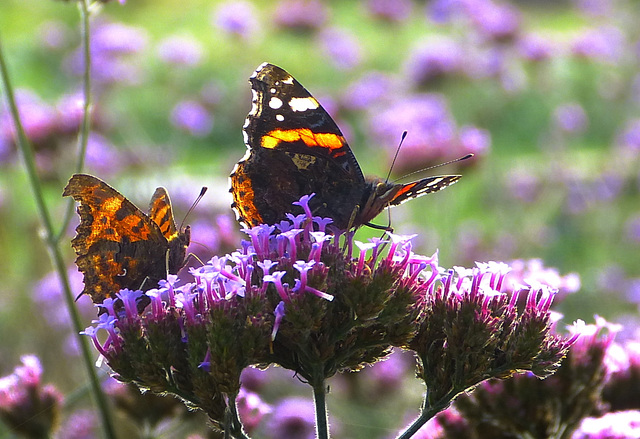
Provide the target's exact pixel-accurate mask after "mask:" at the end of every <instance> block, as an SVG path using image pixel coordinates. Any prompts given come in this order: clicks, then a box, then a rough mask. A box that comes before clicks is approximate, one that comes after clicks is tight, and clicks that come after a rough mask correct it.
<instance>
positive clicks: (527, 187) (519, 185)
mask: <svg viewBox="0 0 640 439" xmlns="http://www.w3.org/2000/svg"><path fill="white" fill-rule="evenodd" d="M506 183H507V189H508V190H509V192H510V193H511V195H512V196H513V197H514V198H516V199H518V200H520V201H522V202H525V203H533V202H535V201H536V200H537V198H538V195H540V189H541V188H540V179H539V178H538V177H537V176H535V175H533V174H532V173H531V172H530V171H529V170H522V169H513V170H511V171H510V172H509V176H508V177H507V179H506Z"/></svg>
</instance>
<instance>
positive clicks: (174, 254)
mask: <svg viewBox="0 0 640 439" xmlns="http://www.w3.org/2000/svg"><path fill="white" fill-rule="evenodd" d="M149 218H151V221H153V222H154V223H156V224H157V225H158V228H159V229H160V232H162V234H163V235H164V237H165V238H166V239H167V242H168V243H169V261H168V263H167V271H168V272H169V273H171V274H177V272H178V271H179V270H180V269H181V268H182V267H183V266H184V264H185V260H186V255H187V247H188V246H189V242H190V229H189V227H188V226H187V228H186V229H185V230H184V231H180V230H178V228H177V226H176V220H175V217H174V216H173V209H172V208H171V199H170V198H169V194H168V193H167V190H166V189H165V188H163V187H159V188H157V189H156V191H155V192H154V193H153V197H151V202H150V203H149Z"/></svg>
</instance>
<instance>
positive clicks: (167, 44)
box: [158, 35, 204, 67]
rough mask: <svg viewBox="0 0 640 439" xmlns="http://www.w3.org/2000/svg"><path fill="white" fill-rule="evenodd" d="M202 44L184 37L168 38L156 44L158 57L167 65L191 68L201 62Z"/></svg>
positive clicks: (191, 38)
mask: <svg viewBox="0 0 640 439" xmlns="http://www.w3.org/2000/svg"><path fill="white" fill-rule="evenodd" d="M203 53H204V51H203V49H202V44H201V43H200V41H198V40H197V39H196V38H194V37H192V36H186V35H173V36H169V37H167V38H165V39H163V40H162V41H160V43H159V44H158V57H159V58H160V59H161V60H162V61H164V62H166V63H168V64H176V65H183V66H187V67H193V66H196V65H198V64H200V62H201V61H202V56H203Z"/></svg>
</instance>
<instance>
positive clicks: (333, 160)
mask: <svg viewBox="0 0 640 439" xmlns="http://www.w3.org/2000/svg"><path fill="white" fill-rule="evenodd" d="M249 81H250V83H251V90H252V93H253V101H252V103H253V105H252V109H251V111H250V113H249V115H248V116H247V119H246V122H245V125H244V139H245V143H246V145H247V154H246V155H245V156H244V157H243V158H242V159H241V160H240V161H239V162H238V164H237V165H236V167H235V168H234V170H233V172H232V173H231V175H230V181H231V193H232V195H233V204H232V208H233V209H234V210H235V212H236V216H237V217H238V221H240V223H242V224H243V225H245V226H256V225H258V224H274V223H276V222H278V221H280V220H282V219H285V214H286V213H287V212H290V211H291V209H292V204H291V203H293V202H295V201H297V200H299V199H300V197H301V196H303V195H306V194H311V193H314V194H315V196H314V197H313V198H312V199H311V201H310V207H311V210H312V212H313V214H314V215H316V216H321V217H330V218H332V219H333V221H334V223H333V224H334V225H335V226H336V227H337V228H339V229H342V230H347V229H351V228H358V227H360V226H362V225H364V224H368V223H369V222H370V221H371V220H372V219H373V218H375V217H376V216H377V215H378V214H379V213H380V212H382V211H383V210H384V209H385V208H386V207H387V206H395V205H398V204H401V203H402V202H404V201H406V200H409V199H412V198H416V197H418V196H420V195H423V194H426V193H431V192H436V191H438V190H440V189H442V188H444V187H446V186H448V185H451V184H453V183H455V182H456V181H457V180H458V179H459V178H460V176H459V175H445V176H439V177H428V178H425V179H422V180H418V181H416V182H412V183H407V184H395V183H391V182H388V181H386V180H383V179H380V178H377V177H371V178H365V177H364V175H363V173H362V170H361V169H360V165H359V164H358V162H357V160H356V158H355V155H354V154H353V152H352V151H351V148H350V147H349V145H348V144H347V141H346V140H345V138H344V136H343V135H342V133H341V132H340V129H339V128H338V126H337V125H336V123H335V122H334V121H333V119H332V118H331V117H330V116H329V114H328V113H327V112H326V111H325V110H324V108H322V106H321V105H320V103H319V102H318V101H317V100H316V99H315V98H314V97H313V96H312V95H311V94H310V93H309V92H308V91H307V90H306V89H305V88H304V87H303V86H302V85H301V84H300V83H299V82H298V81H296V79H295V78H293V76H291V75H290V74H289V73H287V72H286V71H285V70H283V69H281V68H280V67H277V66H274V65H272V64H268V63H264V64H262V65H261V66H259V67H258V69H257V70H256V71H255V73H254V74H253V75H252V76H251V78H250V79H249Z"/></svg>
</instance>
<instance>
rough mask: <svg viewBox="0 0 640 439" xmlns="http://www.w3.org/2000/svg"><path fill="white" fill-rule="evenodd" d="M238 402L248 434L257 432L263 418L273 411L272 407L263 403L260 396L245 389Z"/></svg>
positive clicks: (241, 392) (241, 391) (239, 411)
mask: <svg viewBox="0 0 640 439" xmlns="http://www.w3.org/2000/svg"><path fill="white" fill-rule="evenodd" d="M236 401H237V405H238V414H239V415H240V419H241V420H242V425H243V427H244V428H245V429H246V431H247V432H248V433H251V432H252V431H253V430H255V428H256V427H257V426H258V425H259V424H260V421H262V418H264V416H265V415H267V414H269V413H271V410H272V409H271V406H270V405H269V404H267V403H266V402H264V401H262V399H261V398H260V396H259V395H258V394H256V393H252V392H247V391H246V390H244V388H242V389H240V393H239V394H238V398H237V399H236Z"/></svg>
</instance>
